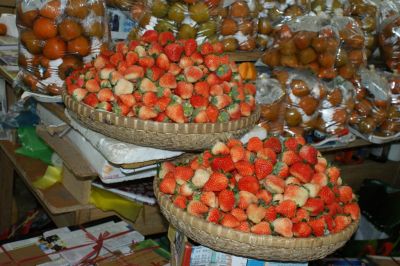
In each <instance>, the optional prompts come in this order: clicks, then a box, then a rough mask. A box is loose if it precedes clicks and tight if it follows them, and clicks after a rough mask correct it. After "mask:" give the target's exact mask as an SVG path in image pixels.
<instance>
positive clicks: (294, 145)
mask: <svg viewBox="0 0 400 266" xmlns="http://www.w3.org/2000/svg"><path fill="white" fill-rule="evenodd" d="M283 145H284V146H285V148H286V149H288V150H292V151H296V152H297V151H298V149H299V148H300V143H298V141H297V139H296V138H295V137H290V138H288V139H286V140H285V142H284V143H283Z"/></svg>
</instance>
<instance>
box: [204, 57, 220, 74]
mask: <svg viewBox="0 0 400 266" xmlns="http://www.w3.org/2000/svg"><path fill="white" fill-rule="evenodd" d="M204 64H205V65H206V66H207V67H208V69H209V70H210V71H215V70H217V69H218V67H219V65H220V59H219V56H217V55H214V54H209V55H206V57H204Z"/></svg>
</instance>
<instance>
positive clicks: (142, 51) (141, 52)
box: [134, 45, 147, 57]
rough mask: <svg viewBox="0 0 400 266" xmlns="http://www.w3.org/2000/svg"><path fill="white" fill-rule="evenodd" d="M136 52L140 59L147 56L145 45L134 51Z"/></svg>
mask: <svg viewBox="0 0 400 266" xmlns="http://www.w3.org/2000/svg"><path fill="white" fill-rule="evenodd" d="M134 52H136V53H137V54H138V56H139V57H144V56H147V52H146V48H144V46H143V45H137V46H136V47H135V49H134Z"/></svg>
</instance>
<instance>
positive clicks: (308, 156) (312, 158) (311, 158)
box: [299, 145, 318, 164]
mask: <svg viewBox="0 0 400 266" xmlns="http://www.w3.org/2000/svg"><path fill="white" fill-rule="evenodd" d="M317 152H318V151H317V149H316V148H314V147H313V146H310V145H304V146H303V147H301V149H300V151H299V155H300V157H301V158H302V159H303V160H304V161H306V162H307V163H309V164H316V163H317V162H318V160H317Z"/></svg>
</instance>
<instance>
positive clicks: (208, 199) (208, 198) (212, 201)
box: [200, 191, 218, 208]
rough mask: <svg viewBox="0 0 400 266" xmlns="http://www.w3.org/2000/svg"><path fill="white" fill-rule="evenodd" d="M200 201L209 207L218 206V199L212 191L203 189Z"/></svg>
mask: <svg viewBox="0 0 400 266" xmlns="http://www.w3.org/2000/svg"><path fill="white" fill-rule="evenodd" d="M200 201H201V202H203V203H204V204H205V205H207V206H208V207H210V208H217V207H218V199H217V196H216V195H215V193H214V192H212V191H204V192H202V193H201V195H200Z"/></svg>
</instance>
